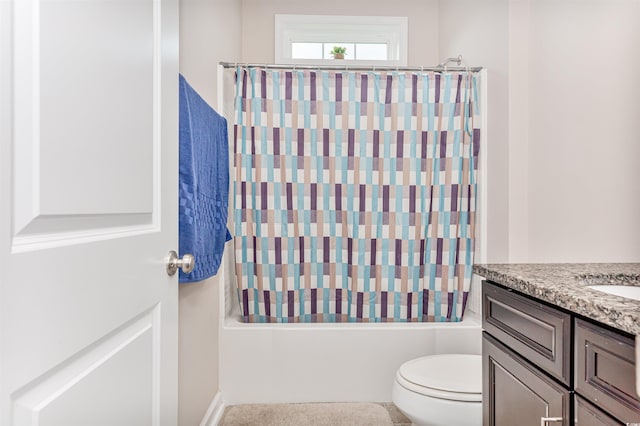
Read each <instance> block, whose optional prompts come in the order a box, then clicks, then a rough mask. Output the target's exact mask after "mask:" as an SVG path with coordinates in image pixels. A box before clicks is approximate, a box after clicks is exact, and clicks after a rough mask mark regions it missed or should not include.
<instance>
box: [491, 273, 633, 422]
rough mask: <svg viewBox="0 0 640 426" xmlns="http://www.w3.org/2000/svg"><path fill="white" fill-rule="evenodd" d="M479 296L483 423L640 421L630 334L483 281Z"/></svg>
mask: <svg viewBox="0 0 640 426" xmlns="http://www.w3.org/2000/svg"><path fill="white" fill-rule="evenodd" d="M482 294H483V296H482V297H483V318H482V325H483V329H484V332H483V343H482V356H483V424H484V425H485V426H507V425H532V426H538V425H579V426H592V425H593V426H595V425H625V424H633V423H638V424H640V400H639V399H638V396H637V395H636V393H635V365H634V353H635V352H634V351H635V349H634V340H633V338H632V337H630V336H628V335H626V334H625V333H621V332H616V331H613V330H611V329H610V328H607V327H604V326H602V325H599V324H596V323H593V322H590V321H586V320H584V319H582V318H578V317H577V316H575V315H573V314H571V313H570V312H567V311H564V310H561V309H559V308H556V307H554V306H551V305H549V304H547V303H543V302H540V301H538V300H536V299H534V298H531V297H529V296H525V295H523V294H520V293H517V292H515V291H513V290H510V289H507V288H504V287H502V286H499V285H496V284H494V283H491V282H488V281H485V282H484V286H483V291H482ZM572 344H573V346H572Z"/></svg>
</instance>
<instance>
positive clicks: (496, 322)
mask: <svg viewBox="0 0 640 426" xmlns="http://www.w3.org/2000/svg"><path fill="white" fill-rule="evenodd" d="M482 299H483V311H482V327H483V328H484V330H486V331H487V332H488V333H490V334H491V335H493V336H494V337H496V338H497V339H498V340H500V341H502V342H503V343H505V344H506V345H507V346H508V347H510V348H511V349H513V350H514V351H515V352H516V353H518V354H519V355H521V356H522V357H524V358H526V359H527V360H529V361H530V362H532V363H533V364H536V365H537V366H539V367H540V368H542V369H543V370H545V371H546V372H547V373H548V374H550V375H552V376H553V377H555V378H556V379H558V380H559V381H560V382H562V383H564V384H565V385H567V386H569V384H570V381H571V380H570V379H571V377H570V375H571V355H570V350H571V337H570V336H571V316H570V315H569V314H567V313H564V312H561V311H559V310H557V309H554V308H552V307H550V306H547V305H545V304H542V303H539V302H536V301H534V300H532V299H529V298H526V297H524V296H522V295H520V294H517V293H515V292H513V291H509V290H506V289H504V288H502V287H499V286H497V285H495V284H492V283H490V282H487V281H485V282H484V285H483V286H482Z"/></svg>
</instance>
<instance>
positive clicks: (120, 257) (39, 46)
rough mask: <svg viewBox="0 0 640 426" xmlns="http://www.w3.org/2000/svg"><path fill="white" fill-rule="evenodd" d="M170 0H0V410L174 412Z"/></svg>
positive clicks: (101, 420) (133, 416)
mask: <svg viewBox="0 0 640 426" xmlns="http://www.w3.org/2000/svg"><path fill="white" fill-rule="evenodd" d="M177 13H178V12H177V0H0V197H1V198H0V242H1V246H0V262H1V264H0V333H1V334H0V365H1V369H0V398H1V399H0V424H1V425H2V426H4V425H47V426H75V425H82V426H96V425H105V426H106V425H109V426H121V425H136V426H137V425H175V424H176V422H177V291H178V282H177V278H176V277H177V275H176V276H173V277H169V276H167V273H166V271H165V257H166V255H167V252H168V251H169V250H172V249H176V248H177V246H178V241H177V195H176V194H177V149H178V144H177V119H178V118H177V117H178V109H177V102H178V98H177V95H178V92H177V88H178V85H177V78H178V66H177V59H178V58H177V53H178V52H177V46H178V45H177V43H178V33H177V30H178V28H177Z"/></svg>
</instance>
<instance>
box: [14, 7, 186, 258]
mask: <svg viewBox="0 0 640 426" xmlns="http://www.w3.org/2000/svg"><path fill="white" fill-rule="evenodd" d="M52 4H53V5H52ZM11 5H12V7H13V21H14V22H20V23H21V25H13V26H12V30H13V31H12V36H13V37H12V39H13V51H14V52H20V54H19V55H17V54H15V53H14V55H13V69H12V72H13V76H12V77H13V78H12V80H13V92H14V96H13V102H12V103H13V111H14V117H13V123H12V124H13V126H12V127H13V144H12V149H13V162H12V171H13V179H12V181H13V186H12V199H13V215H12V216H13V219H12V223H13V226H12V228H13V232H12V245H11V252H12V253H20V252H24V251H34V250H41V249H48V248H53V247H58V246H67V245H73V244H83V243H87V242H93V241H101V240H106V239H111V238H123V237H128V236H133V235H140V234H144V233H151V232H157V231H158V230H159V224H160V217H159V216H160V211H161V200H160V197H161V166H162V164H161V162H162V158H161V145H162V144H161V139H162V105H161V102H162V96H161V94H162V93H161V92H162V84H161V81H162V77H163V76H162V66H163V56H162V55H163V40H162V23H161V21H162V10H161V2H158V1H153V0H135V1H133V2H132V1H126V0H120V1H111V2H99V1H91V0H89V1H87V2H82V3H77V2H69V3H68V4H65V3H60V2H50V1H48V0H28V1H14V2H12V4H11ZM125 10H126V13H125ZM96 15H99V16H100V17H99V19H96ZM83 18H87V19H83ZM140 22H142V23H144V24H143V25H142V26H141V28H138V26H139V25H140ZM76 27H77V28H76ZM61 28H64V31H60V29H61ZM121 29H122V31H120V30H121ZM79 34H80V36H78V35H79ZM85 38H86V40H84V39H85ZM103 39H104V40H106V41H102V40H103ZM96 43H103V44H102V45H100V46H97V47H96V48H95V49H94V48H92V47H93V45H95V44H96ZM165 43H166V41H165ZM129 46H131V47H129ZM54 47H55V48H56V49H57V50H56V52H57V53H56V55H57V56H56V57H55V58H54V59H52V58H51V56H50V54H48V53H47V52H49V51H51V50H53V48H54ZM141 52H142V54H140V53H141ZM132 56H133V57H135V59H133V60H132ZM78 58H79V59H78ZM149 76H152V78H149ZM68 87H73V89H74V90H66V88H68ZM176 90H177V89H176ZM60 117H68V119H67V120H61V119H60ZM107 117H108V118H107ZM131 139H133V140H136V141H138V143H135V144H129V143H127V140H131Z"/></svg>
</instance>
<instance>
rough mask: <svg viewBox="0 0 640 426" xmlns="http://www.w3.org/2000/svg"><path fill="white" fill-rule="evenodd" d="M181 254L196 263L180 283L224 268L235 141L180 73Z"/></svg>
mask: <svg viewBox="0 0 640 426" xmlns="http://www.w3.org/2000/svg"><path fill="white" fill-rule="evenodd" d="M179 197H180V212H179V222H180V231H179V239H180V244H179V245H180V256H183V255H184V254H186V253H191V254H193V255H194V256H195V258H196V265H195V268H194V270H193V271H192V272H191V273H190V274H185V273H183V272H182V271H180V278H179V282H181V283H187V282H194V281H201V280H203V279H205V278H208V277H210V276H212V275H215V274H216V273H217V272H218V267H219V266H220V261H221V259H222V253H223V251H224V244H225V242H227V241H229V240H230V239H231V235H230V234H229V231H228V230H227V213H228V202H229V143H228V140H227V120H225V118H224V117H222V116H221V115H219V114H218V113H217V112H216V111H215V110H214V109H213V108H211V107H210V106H209V105H208V104H207V103H206V102H205V101H204V99H202V98H201V97H200V95H198V93H196V91H195V90H193V88H192V87H191V86H190V85H189V83H187V80H185V78H184V77H183V76H182V75H180V189H179Z"/></svg>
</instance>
